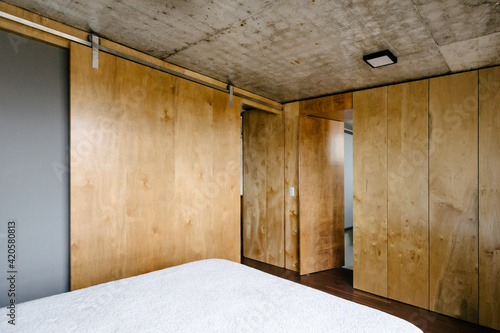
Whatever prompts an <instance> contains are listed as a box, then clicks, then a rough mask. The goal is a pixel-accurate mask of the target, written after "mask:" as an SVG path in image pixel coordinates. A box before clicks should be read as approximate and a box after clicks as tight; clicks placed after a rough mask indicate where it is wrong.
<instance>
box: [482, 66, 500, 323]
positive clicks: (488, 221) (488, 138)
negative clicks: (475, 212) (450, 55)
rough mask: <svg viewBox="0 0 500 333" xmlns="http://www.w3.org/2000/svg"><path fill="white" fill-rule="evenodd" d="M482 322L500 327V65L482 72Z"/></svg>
mask: <svg viewBox="0 0 500 333" xmlns="http://www.w3.org/2000/svg"><path fill="white" fill-rule="evenodd" d="M479 188H480V189H481V191H480V192H479V324H481V325H485V326H489V327H492V328H495V329H497V330H500V302H499V301H498V300H499V299H500V67H495V68H488V69H483V70H480V71H479Z"/></svg>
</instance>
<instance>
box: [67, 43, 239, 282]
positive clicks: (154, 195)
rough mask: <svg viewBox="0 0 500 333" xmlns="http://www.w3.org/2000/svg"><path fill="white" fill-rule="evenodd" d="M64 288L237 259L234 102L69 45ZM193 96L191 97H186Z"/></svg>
mask: <svg viewBox="0 0 500 333" xmlns="http://www.w3.org/2000/svg"><path fill="white" fill-rule="evenodd" d="M70 57H71V62H70V66H71V78H70V80H71V91H70V95H71V134H70V136H71V189H70V191H71V210H70V211H71V213H70V214H71V289H73V290H74V289H79V288H83V287H87V286H90V285H95V284H98V283H102V282H107V281H111V280H116V279H120V278H124V277H129V276H133V275H137V274H141V273H145V272H148V271H152V270H156V269H160V268H164V267H169V266H173V265H177V264H181V263H185V262H189V261H193V260H197V259H203V258H213V257H217V258H224V259H229V260H234V261H239V260H240V223H239V213H240V203H239V179H240V171H239V170H240V144H239V142H240V140H239V128H240V121H239V103H240V99H239V98H236V99H235V107H234V108H230V107H229V106H228V104H229V103H228V96H227V94H224V93H221V92H218V91H214V90H212V89H210V88H207V87H203V86H199V85H197V84H195V83H192V82H188V81H185V80H182V79H178V78H175V77H173V76H171V75H168V74H165V73H162V72H159V71H156V70H154V69H151V68H147V67H144V66H141V65H138V64H135V63H131V62H129V61H126V60H123V59H120V58H117V57H114V56H112V55H109V54H106V53H101V55H100V57H99V60H100V65H99V69H92V68H91V66H90V64H91V50H90V49H89V48H87V47H85V46H81V45H78V44H72V45H71V55H70ZM194 96H196V98H194Z"/></svg>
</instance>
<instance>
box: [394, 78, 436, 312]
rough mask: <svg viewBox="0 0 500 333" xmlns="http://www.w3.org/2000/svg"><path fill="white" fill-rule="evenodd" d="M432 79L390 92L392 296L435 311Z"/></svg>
mask: <svg viewBox="0 0 500 333" xmlns="http://www.w3.org/2000/svg"><path fill="white" fill-rule="evenodd" d="M428 101H429V99H428V80H421V81H415V82H410V83H404V84H398V85H393V86H389V87H387V138H388V144H387V154H388V164H387V173H388V185H387V189H388V193H387V200H388V206H387V217H388V219H387V235H388V252H387V255H388V257H387V265H388V266H387V271H388V274H387V277H388V282H387V285H388V297H389V298H392V299H395V300H398V301H401V302H404V303H408V304H412V305H416V306H418V307H421V308H425V309H428V308H429V251H428V250H429V242H428V236H429V235H428V232H429V216H428V213H429V209H428V193H429V188H428V187H429V180H428V173H429V168H428V156H429V147H428V143H429V138H428Z"/></svg>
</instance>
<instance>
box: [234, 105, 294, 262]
mask: <svg viewBox="0 0 500 333" xmlns="http://www.w3.org/2000/svg"><path fill="white" fill-rule="evenodd" d="M243 166H244V167H243V255H244V256H245V257H247V258H250V259H255V260H259V261H262V262H265V263H268V264H272V265H275V266H279V267H284V266H285V239H284V237H285V235H284V187H283V184H284V123H283V116H282V115H276V114H272V113H267V112H263V111H259V110H252V111H245V112H243Z"/></svg>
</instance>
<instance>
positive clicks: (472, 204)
mask: <svg viewBox="0 0 500 333" xmlns="http://www.w3.org/2000/svg"><path fill="white" fill-rule="evenodd" d="M477 90H478V73H477V71H473V72H468V73H462V74H456V75H450V76H445V77H439V78H433V79H430V80H429V117H430V122H429V128H430V147H429V149H430V151H429V226H430V230H429V235H430V239H429V242H430V257H429V258H430V259H429V260H430V268H429V269H430V309H431V310H433V311H436V312H439V313H443V314H446V315H449V316H453V317H457V318H460V319H463V320H467V321H471V322H476V323H477V322H478V105H477V98H478V96H477Z"/></svg>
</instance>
